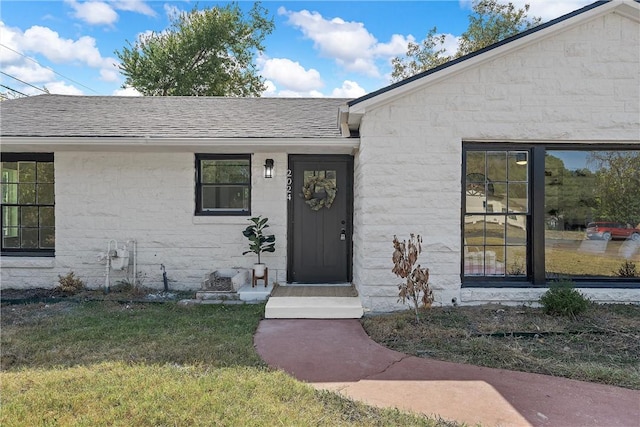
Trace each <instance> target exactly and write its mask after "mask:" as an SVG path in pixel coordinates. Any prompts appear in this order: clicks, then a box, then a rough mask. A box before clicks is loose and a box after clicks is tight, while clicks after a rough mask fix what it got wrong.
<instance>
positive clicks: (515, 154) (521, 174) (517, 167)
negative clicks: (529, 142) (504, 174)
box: [507, 151, 529, 182]
mask: <svg viewBox="0 0 640 427" xmlns="http://www.w3.org/2000/svg"><path fill="white" fill-rule="evenodd" d="M507 162H508V165H507V166H508V168H509V171H508V172H509V181H510V182H514V181H523V182H526V181H528V180H529V179H528V171H529V168H528V167H527V164H528V163H529V153H528V152H526V151H509V157H508V159H507Z"/></svg>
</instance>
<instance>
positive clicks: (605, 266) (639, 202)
mask: <svg viewBox="0 0 640 427" xmlns="http://www.w3.org/2000/svg"><path fill="white" fill-rule="evenodd" d="M625 262H633V263H638V262H640V151H638V150H628V151H568V150H567V151H563V150H547V154H546V158H545V270H546V275H547V277H548V278H558V277H566V276H569V277H587V278H588V277H612V276H613V277H615V276H619V275H620V268H621V266H622V265H623V264H624V263H625Z"/></svg>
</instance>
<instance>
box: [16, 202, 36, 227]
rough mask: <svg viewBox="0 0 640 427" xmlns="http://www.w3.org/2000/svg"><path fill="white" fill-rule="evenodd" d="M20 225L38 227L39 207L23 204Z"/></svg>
mask: <svg viewBox="0 0 640 427" xmlns="http://www.w3.org/2000/svg"><path fill="white" fill-rule="evenodd" d="M20 226H22V227H37V226H38V207H37V206H23V207H22V208H20Z"/></svg>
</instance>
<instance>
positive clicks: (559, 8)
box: [511, 0, 593, 22]
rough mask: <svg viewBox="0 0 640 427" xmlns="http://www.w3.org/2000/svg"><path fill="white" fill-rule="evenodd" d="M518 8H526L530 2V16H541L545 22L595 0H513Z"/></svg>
mask: <svg viewBox="0 0 640 427" xmlns="http://www.w3.org/2000/svg"><path fill="white" fill-rule="evenodd" d="M511 3H513V4H514V5H515V6H516V7H518V8H524V5H525V4H529V5H530V8H529V12H528V15H529V16H530V17H534V16H539V17H541V18H542V21H543V22H546V21H550V20H552V19H555V18H558V17H560V16H562V15H565V14H567V13H569V12H573V11H574V10H577V9H580V8H582V7H584V6H586V5H588V4H591V3H593V0H562V1H540V0H538V1H531V0H511Z"/></svg>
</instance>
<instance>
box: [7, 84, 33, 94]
mask: <svg viewBox="0 0 640 427" xmlns="http://www.w3.org/2000/svg"><path fill="white" fill-rule="evenodd" d="M0 86H1V87H3V88H5V89H9V90H10V91H11V92H15V93H19V94H20V95H22V96H29V95H27V94H26V93H22V92H20V91H19V90H15V89H13V88H10V87H9V86H5V85H3V84H0Z"/></svg>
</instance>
